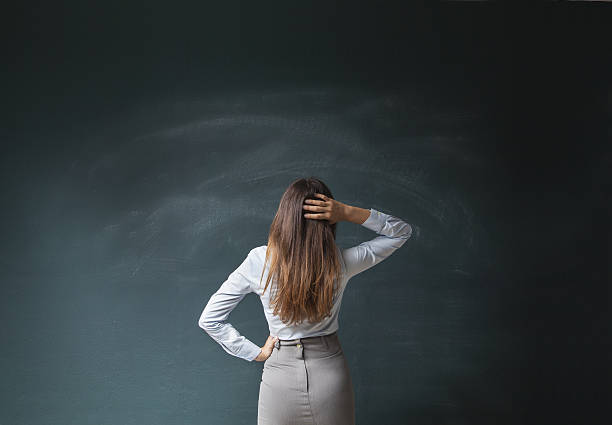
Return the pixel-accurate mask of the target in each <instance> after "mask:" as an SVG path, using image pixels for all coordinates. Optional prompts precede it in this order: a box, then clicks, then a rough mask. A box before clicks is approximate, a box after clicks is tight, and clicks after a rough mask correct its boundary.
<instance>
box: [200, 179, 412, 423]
mask: <svg viewBox="0 0 612 425" xmlns="http://www.w3.org/2000/svg"><path fill="white" fill-rule="evenodd" d="M339 221H350V222H352V223H357V224H361V225H362V226H364V227H366V228H368V229H370V230H372V231H374V232H376V233H378V234H379V235H380V236H377V237H375V238H374V239H372V240H370V241H367V242H363V243H361V244H359V245H357V246H354V247H351V248H348V249H340V248H338V247H337V246H336V242H335V238H336V223H338V222H339ZM411 235H412V227H411V226H410V225H409V224H408V223H406V222H404V221H402V220H401V219H399V218H397V217H394V216H391V215H389V214H385V213H382V212H380V211H377V210H375V209H373V208H370V209H369V210H368V209H364V208H359V207H355V206H351V205H347V204H344V203H342V202H339V201H336V200H335V199H334V198H333V197H332V194H331V192H330V190H329V189H328V188H327V186H326V185H325V184H324V183H323V182H322V181H320V180H318V179H316V178H307V179H298V180H296V181H294V182H293V183H292V184H291V185H290V186H289V187H288V188H287V190H286V191H285V193H284V194H283V196H282V198H281V201H280V204H279V208H278V211H277V212H276V216H275V217H274V220H273V221H272V225H271V226H270V233H269V237H268V245H262V246H259V247H256V248H253V249H252V250H251V251H250V252H249V254H248V256H247V257H246V259H245V260H244V261H243V262H242V264H240V266H239V267H238V268H237V269H236V270H234V271H233V272H232V273H231V274H230V275H229V276H228V278H227V280H226V281H225V282H223V284H222V285H221V287H220V288H219V289H218V290H217V292H215V293H214V294H213V295H212V296H211V298H210V300H209V301H208V303H207V305H206V307H205V308H204V311H203V312H202V314H201V316H200V319H199V322H198V324H199V326H200V327H201V328H203V329H204V330H205V331H206V332H207V333H208V334H209V335H210V336H211V337H212V338H213V339H214V340H215V341H217V342H218V343H219V344H220V345H221V347H223V349H224V350H225V351H226V352H228V353H229V354H231V355H234V356H236V357H240V358H242V359H245V360H248V361H253V360H255V361H261V362H265V363H264V367H263V372H262V378H261V382H260V387H259V402H258V418H257V423H258V425H284V424H309V425H312V424H317V425H344V424H346V425H353V424H354V423H355V402H354V392H353V386H352V382H351V377H350V373H349V369H348V366H347V362H346V359H345V357H344V352H343V350H342V347H341V345H340V341H339V339H338V334H337V332H336V331H337V330H338V313H339V310H340V304H341V302H342V295H343V293H344V289H345V288H346V284H347V282H348V280H349V279H350V278H351V277H353V276H355V275H356V274H358V273H360V272H362V271H364V270H366V269H368V268H370V267H372V266H374V265H375V264H378V263H379V262H381V261H382V260H384V259H385V258H387V257H388V256H390V255H391V254H392V253H393V252H394V251H395V250H397V249H398V248H399V247H401V246H402V245H403V244H404V243H405V242H406V240H408V238H410V236H411ZM271 283H272V284H271ZM250 292H254V293H256V294H257V295H259V297H260V299H261V302H262V305H263V308H264V312H265V315H266V319H267V321H268V327H269V330H270V336H269V337H268V339H267V341H266V343H265V344H264V345H263V347H259V346H257V345H256V344H254V343H253V342H251V341H250V340H248V339H247V338H245V337H244V336H242V335H241V334H240V333H239V332H238V331H237V330H236V329H235V328H234V327H233V326H232V325H231V324H230V323H229V322H227V318H228V316H229V314H230V312H231V311H232V310H233V309H234V308H235V307H236V305H237V304H238V303H239V302H240V301H241V300H242V298H244V296H245V295H246V294H248V293H250Z"/></svg>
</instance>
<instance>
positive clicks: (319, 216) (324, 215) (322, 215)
mask: <svg viewBox="0 0 612 425" xmlns="http://www.w3.org/2000/svg"><path fill="white" fill-rule="evenodd" d="M304 218H313V219H315V220H327V213H319V214H313V213H306V214H304Z"/></svg>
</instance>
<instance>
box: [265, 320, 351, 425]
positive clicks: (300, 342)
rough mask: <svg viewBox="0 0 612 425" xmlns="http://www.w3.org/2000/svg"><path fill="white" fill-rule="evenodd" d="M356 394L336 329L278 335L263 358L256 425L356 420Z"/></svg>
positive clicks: (334, 424) (339, 424)
mask: <svg viewBox="0 0 612 425" xmlns="http://www.w3.org/2000/svg"><path fill="white" fill-rule="evenodd" d="M354 424H355V396H354V392H353V383H352V381H351V375H350V373H349V369H348V365H347V362H346V359H345V357H344V352H343V351H342V347H341V346H340V340H339V339H338V334H337V333H336V332H334V333H332V334H329V335H324V336H316V337H307V338H298V339H292V340H279V341H278V342H277V343H276V345H275V347H274V349H273V351H272V354H271V355H270V357H269V358H268V359H267V360H266V361H265V362H264V367H263V372H262V375H261V383H260V385H259V402H258V409H257V425H354Z"/></svg>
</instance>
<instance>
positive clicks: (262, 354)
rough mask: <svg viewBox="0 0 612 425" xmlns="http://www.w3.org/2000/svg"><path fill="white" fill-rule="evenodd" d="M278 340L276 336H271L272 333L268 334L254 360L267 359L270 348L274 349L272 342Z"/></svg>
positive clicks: (269, 354) (270, 351)
mask: <svg viewBox="0 0 612 425" xmlns="http://www.w3.org/2000/svg"><path fill="white" fill-rule="evenodd" d="M276 341H278V337H277V336H275V337H273V336H272V335H270V336H268V339H267V340H266V343H265V344H264V346H263V347H261V352H260V353H259V355H258V356H257V357H255V361H258V362H265V361H266V360H268V357H270V356H271V355H272V350H273V349H274V344H275V343H276Z"/></svg>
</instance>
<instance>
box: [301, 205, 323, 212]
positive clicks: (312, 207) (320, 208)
mask: <svg viewBox="0 0 612 425" xmlns="http://www.w3.org/2000/svg"><path fill="white" fill-rule="evenodd" d="M302 208H303V209H305V210H308V211H327V208H326V207H324V206H321V205H302Z"/></svg>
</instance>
